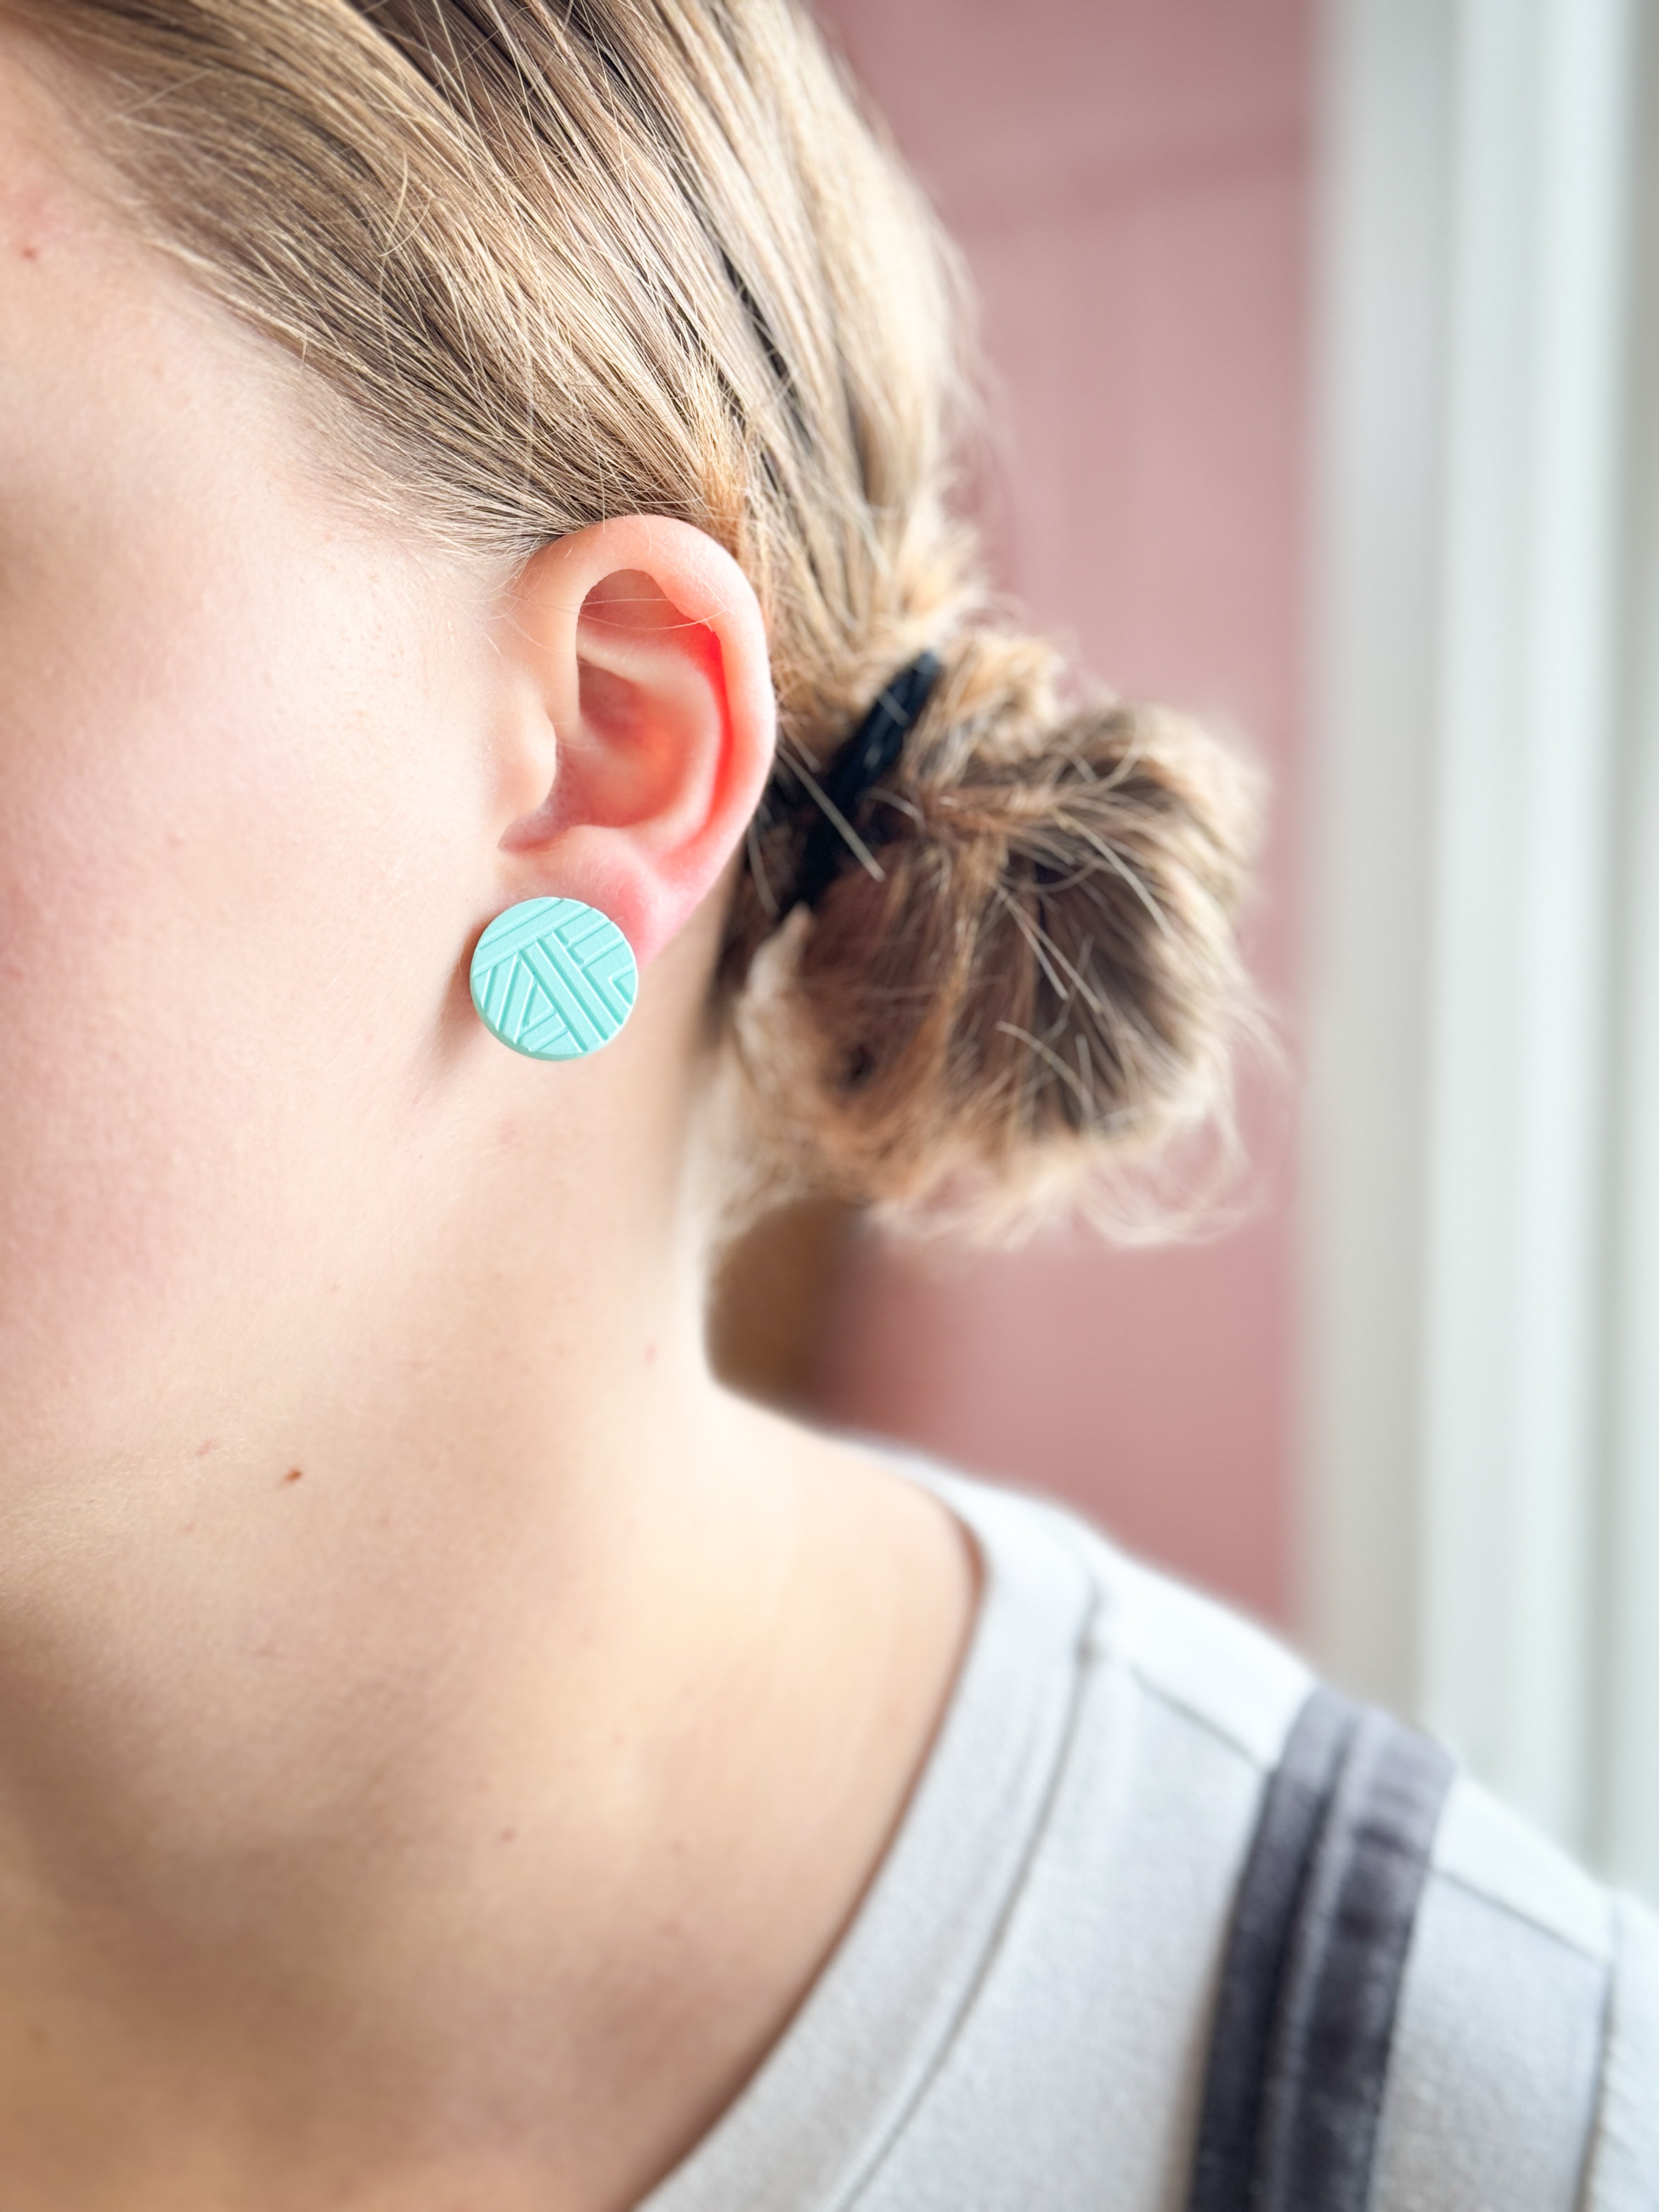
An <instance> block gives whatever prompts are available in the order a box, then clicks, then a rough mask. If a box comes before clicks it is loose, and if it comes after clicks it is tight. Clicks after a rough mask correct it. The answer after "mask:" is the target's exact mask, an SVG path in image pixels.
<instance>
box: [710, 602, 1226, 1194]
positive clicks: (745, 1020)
mask: <svg viewBox="0 0 1659 2212" xmlns="http://www.w3.org/2000/svg"><path fill="white" fill-rule="evenodd" d="M1060 672H1061V665H1060V659H1059V656H1058V655H1057V654H1056V653H1055V652H1054V649H1053V647H1050V646H1048V645H1047V644H1045V643H1042V642H1041V641H1035V640H1030V639H1024V638H1020V637H1018V636H1014V635H1008V634H1006V633H1003V632H998V631H988V632H987V631H979V632H975V633H970V634H969V635H968V636H967V637H965V638H964V639H963V641H961V642H960V644H959V645H958V646H957V648H956V651H955V653H953V654H952V655H951V658H950V659H949V660H948V662H947V666H946V671H945V676H944V678H943V679H942V680H941V682H940V683H939V685H938V687H937V689H936V690H935V692H934V695H933V698H932V699H931V701H930V702H929V703H928V706H927V710H926V712H925V713H924V714H923V715H922V716H921V720H919V722H918V723H917V725H916V726H915V729H914V730H912V731H911V732H910V734H909V738H908V742H907V744H906V746H905V749H904V751H903V754H902V757H901V759H900V760H899V762H898V763H897V764H896V768H895V769H894V771H893V773H892V775H890V777H889V778H888V779H887V780H886V781H884V783H883V784H882V785H881V786H879V787H878V788H877V789H876V790H875V791H874V792H873V793H872V794H871V797H870V800H869V802H868V811H867V812H866V817H865V820H866V823H867V824H868V826H869V830H870V838H869V842H870V844H871V847H872V850H873V852H874V853H875V854H876V856H877V858H878V864H879V866H880V868H881V871H882V876H881V879H880V880H879V881H878V880H876V879H874V878H872V875H871V873H870V872H868V871H867V870H866V868H864V867H862V866H859V865H857V864H856V863H855V862H850V861H849V864H848V865H846V866H843V867H842V869H841V870H840V872H838V873H837V875H836V878H834V880H833V881H832V882H831V883H830V884H829V885H828V887H827V888H826V889H825V890H823V893H822V895H821V896H820V897H819V898H818V900H817V903H816V906H815V908H814V909H813V911H812V913H811V915H810V916H808V915H805V913H801V912H798V913H797V914H796V915H793V916H792V917H791V918H790V920H789V921H787V922H786V923H785V925H784V927H782V929H781V931H779V932H778V933H777V938H776V941H775V944H774V945H771V946H769V947H768V948H766V951H765V954H764V955H763V957H762V958H761V959H759V960H757V962H756V963H755V975H754V980H753V981H752V983H751V985H750V991H749V993H748V994H746V997H747V998H748V999H749V1000H750V1001H752V1003H750V1004H748V1005H746V1006H745V1005H740V1006H739V1008H738V1033H739V1039H740V1043H744V1042H746V1045H747V1049H745V1050H744V1060H745V1062H746V1063H747V1064H748V1066H749V1067H750V1073H751V1076H752V1077H753V1078H754V1079H757V1081H758V1082H759V1083H760V1085H761V1086H762V1088H763V1090H764V1091H765V1092H766V1093H767V1100H766V1112H765V1115H764V1122H763V1126H764V1127H768V1128H771V1129H777V1128H780V1127H783V1128H788V1129H791V1130H793V1132H794V1133H795V1134H796V1137H797V1139H799V1153H800V1156H799V1160H798V1163H797V1171H796V1180H797V1181H798V1182H799V1181H802V1180H805V1181H806V1182H811V1183H816V1184H817V1185H818V1186H820V1187H828V1188H832V1189H835V1190H836V1191H839V1192H841V1193H842V1194H845V1195H847V1196H848V1197H850V1198H853V1199H855V1200H860V1201H863V1202H866V1203H869V1204H872V1205H874V1206H878V1208H879V1209H880V1210H881V1211H882V1212H884V1213H886V1214H888V1215H897V1216H900V1217H908V1218H910V1220H911V1221H912V1223H913V1224H914V1223H915V1222H916V1221H917V1220H925V1219H928V1218H940V1217H942V1216H948V1218H950V1219H951V1221H952V1222H953V1223H954V1224H956V1225H966V1226H968V1227H969V1228H970V1229H973V1228H977V1229H979V1230H981V1231H988V1232H992V1233H995V1232H998V1231H1007V1230H1008V1229H1010V1228H1011V1227H1015V1226H1018V1225H1021V1224H1023V1223H1025V1222H1029V1221H1030V1220H1032V1219H1033V1218H1039V1217H1041V1216H1042V1215H1043V1214H1045V1213H1047V1212H1052V1211H1054V1210H1055V1208H1056V1207H1058V1206H1061V1205H1066V1204H1075V1203H1078V1202H1079V1200H1081V1201H1082V1202H1083V1203H1084V1204H1085V1206H1087V1207H1088V1208H1089V1210H1090V1211H1091V1212H1095V1213H1096V1214H1097V1215H1098V1214H1099V1213H1100V1212H1101V1211H1102V1210H1103V1206H1104V1208H1105V1210H1106V1211H1107V1212H1109V1214H1112V1215H1114V1216H1115V1218H1116V1219H1117V1222H1118V1225H1120V1226H1121V1225H1123V1219H1124V1212H1125V1209H1124V1207H1123V1206H1122V1204H1121V1194H1122V1188H1123V1178H1122V1176H1121V1173H1118V1172H1116V1171H1117V1170H1122V1169H1124V1168H1126V1167H1127V1166H1128V1165H1129V1164H1131V1163H1145V1162H1146V1161H1147V1160H1148V1159H1149V1158H1151V1157H1152V1156H1153V1155H1156V1154H1157V1153H1158V1152H1161V1151H1163V1150H1164V1148H1165V1147H1166V1146H1167V1145H1168V1144H1169V1142H1170V1139H1172V1138H1173V1137H1175V1136H1176V1135H1177V1134H1179V1133H1182V1132H1183V1131H1186V1130H1188V1129H1190V1128H1192V1127H1194V1126H1195V1125H1197V1124H1199V1123H1200V1122H1202V1121H1206V1120H1218V1121H1221V1122H1222V1123H1223V1124H1224V1125H1225V1119H1226V1112H1227V1104H1228V1099H1229V1091H1230V1084H1229V1068H1230V1060H1231V1049H1230V1048H1231V1044H1232V1042H1233V1041H1234V1038H1235V1036H1236V1034H1237V1031H1238V1030H1239V1029H1240V1027H1241V1025H1242V1024H1243V1022H1244V1021H1245V1020H1246V1019H1247V1018H1248V1015H1249V1006H1250V999H1249V987H1248V985H1247V982H1246V981H1245V977H1244V975H1243V968H1242V966H1241V963H1240V960H1239V957H1238V953H1237V945H1236V943H1235V938H1234V920H1235V916H1236V914H1237V908H1238V905H1239V902H1240V899H1241V896H1242V894H1243V888H1244V884H1245V881H1246V875H1247V870H1248V866H1249V859H1250V855H1251V853H1252V850H1253V848H1254V845H1255V830H1256V822H1257V814H1258V809H1257V804H1256V780H1255V776H1254V775H1252V774H1251V772H1250V771H1249V769H1247V768H1246V766H1245V765H1244V763H1242V762H1241V761H1240V760H1239V759H1238V758H1237V757H1236V756H1235V755H1234V754H1232V753H1231V752H1230V751H1229V750H1226V749H1225V748H1224V747H1223V746H1222V745H1220V744H1218V743H1217V742H1216V741H1215V740H1214V739H1213V738H1211V737H1210V736H1208V735H1207V734H1206V732H1203V731H1202V730H1201V729H1200V728H1199V727H1197V726H1195V725H1194V723H1193V722H1191V721H1189V720H1186V719H1185V718H1183V717H1182V716H1181V715H1178V714H1173V713H1171V712H1170V711H1168V710H1167V709H1165V708H1158V707H1142V706H1135V705H1132V704H1127V703H1124V702H1118V701H1111V700H1106V701H1101V702H1094V703H1083V704H1080V705H1078V706H1076V707H1075V708H1072V709H1070V710H1069V711H1068V710H1067V708H1066V707H1065V706H1064V705H1063V704H1062V703H1061V700H1060V688H1059V679H1060ZM781 1043H782V1045H783V1048H782V1049H780V1047H781ZM780 1094H782V1095H780ZM1102 1170H1106V1171H1107V1172H1106V1173H1105V1174H1104V1175H1103V1174H1102Z"/></svg>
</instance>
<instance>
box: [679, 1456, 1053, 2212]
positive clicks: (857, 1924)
mask: <svg viewBox="0 0 1659 2212" xmlns="http://www.w3.org/2000/svg"><path fill="white" fill-rule="evenodd" d="M883 1456H884V1458H886V1459H887V1462H888V1464H890V1465H891V1466H893V1467H895V1468H896V1471H897V1472H898V1473H899V1474H902V1475H903V1476H904V1477H905V1478H906V1479H907V1480H911V1481H915V1482H917V1483H919V1484H920V1485H921V1487H923V1488H924V1489H927V1490H930V1491H932V1492H933V1494H934V1495H935V1496H936V1497H938V1498H939V1499H940V1500H941V1501H942V1502H943V1503H944V1504H945V1506H946V1507H947V1508H948V1509H949V1510H951V1512H952V1513H954V1514H955V1515H956V1516H957V1519H958V1520H959V1521H961V1522H962V1523H963V1526H964V1527H965V1528H966V1529H967V1530H968V1533H969V1535H970V1536H971V1537H972V1538H973V1540H974V1541H975V1544H976V1546H977V1547H978V1550H979V1553H980V1558H981V1569H982V1572H981V1592H980V1598H979V1604H978V1608H977V1612H976V1615H975V1622H974V1626H973V1629H972V1631H971V1633H970V1637H969V1646H968V1650H967V1652H966V1654H965V1656H964V1657H963V1663H962V1667H961V1670H960V1672H959V1674H958V1676H957V1683H956V1686H955V1688H954V1690H953V1692H952V1693H951V1701H950V1703H949V1705H947V1707H946V1708H945V1715H944V1717H943V1719H942V1720H941V1722H940V1724H939V1730H938V1733H937V1735H936V1736H935V1739H934V1741H933V1748H932V1750H931V1751H930V1752H929V1753H928V1755H927V1760H926V1763H925V1764H924V1765H923V1767H922V1770H921V1774H920V1776H919V1777H918V1778H917V1781H916V1784H915V1788H914V1789H913V1790H912V1792H911V1796H910V1802H909V1803H908V1807H907V1808H906V1810H905V1812H904V1814H903V1816H902V1819H901V1820H900V1823H899V1826H898V1829H897V1831H896V1834H895V1836H894V1838H893V1840H892V1842H891V1844H890V1845H889V1846H888V1849H887V1851H886V1854H885V1856H884V1858H883V1860H882V1862H881V1863H880V1865H879V1866H878V1868H877V1869H876V1871H875V1873H874V1875H873V1876H872V1879H871V1881H870V1884H869V1887H867V1889H866V1892H865V1895H864V1898H863V1900H862V1902H861V1903H860V1905H859V1907H858V1909H857V1911H855V1913H854V1916H853V1918H852V1921H851V1922H850V1923H849V1924H848V1928H847V1929H846V1931H845V1932H844V1934H843V1935H842V1938H841V1941H840V1942H838V1943H837V1945H836V1948H835V1950H834V1951H833V1952H832V1954H830V1957H829V1961H828V1963H827V1964H826V1965H825V1966H824V1967H823V1970H822V1972H820V1973H819V1975H818V1977H817V1980H816V1981H815V1982H814V1983H813V1984H812V1986H811V1989H810V1990H808V1991H807V1994H806V1996H805V1999H804V2000H803V2002H802V2003H801V2005H800V2008H799V2010H798V2011H797V2013H796V2014H795V2016H794V2018H793V2021H791V2023H790V2025H789V2026H788V2027H787V2028H786V2029H785V2030H784V2033H783V2034H782V2036H781V2038H780V2039H779V2040H778V2042H777V2043H776V2044H775V2045H774V2046H773V2048H772V2050H771V2051H770V2052H769V2055H768V2056H767V2057H766V2058H765V2059H764V2060H763V2062H762V2063H761V2066H760V2068H759V2069H758V2071H757V2073H756V2074H755V2075H753V2077H752V2078H751V2079H750V2081H749V2083H748V2084H747V2086H746V2087H744V2089H743V2090H741V2091H740V2092H739V2093H738V2097H737V2098H736V2100H734V2101H733V2103H732V2105H731V2106H728V2107H727V2109H726V2112H725V2113H724V2114H723V2115H722V2117H721V2118H720V2119H719V2120H717V2121H716V2122H715V2124H714V2127H713V2128H712V2129H711V2130H709V2132H708V2134H707V2135H706V2136H703V2138H702V2141H701V2142H699V2143H697V2144H696V2146H695V2147H694V2148H692V2150H691V2151H690V2153H689V2154H687V2156H686V2157H685V2158H684V2160H681V2162H680V2163H679V2165H678V2166H676V2167H675V2168H674V2169H673V2171H672V2172H671V2173H669V2174H667V2175H666V2176H665V2178H664V2179H663V2180H662V2181H661V2182H659V2184H658V2185H657V2186H656V2188H655V2189H653V2191H651V2193H650V2195H649V2196H648V2197H646V2198H645V2199H644V2200H643V2201H642V2202H641V2204H640V2206H639V2207H638V2212H777V2208H778V2206H779V2205H780V2204H784V2203H787V2204H788V2205H789V2206H790V2207H791V2208H792V2212H833V2208H837V2207H840V2206H843V2205H846V2204H848V2203H851V2201H852V2199H853V2198H854V2196H855V2194H856V2193H857V2191H859V2189H860V2187H861V2186H862V2185H863V2184H864V2182H865V2181H866V2179H868V2178H869V2176H870V2175H871V2173H872V2172H873V2171H874V2170H875V2169H876V2167H877V2166H878V2165H879V2163H880V2162H881V2160H882V2159H883V2158H884V2156H885V2154H886V2153H887V2151H888V2149H889V2148H890V2146H891V2144H892V2143H893V2142H894V2141H895V2140H896V2137H897V2136H899V2134H900V2133H901V2132H902V2129H903V2127H904V2124H905V2122H906V2120H907V2118H908V2116H909V2114H910V2113H911V2112H912V2111H914V2109H915V2106H916V2104H917V2103H918V2101H919V2100H920V2099H921V2096H922V2094H923V2093H924V2092H925V2090H926V2087H927V2083H928V2081H930V2080H931V2078H932V2076H933V2073H934V2072H935V2071H936V2069H937V2067H938V2065H939V2061H940V2059H941V2057H942V2056H943V2054H944V2052H945V2050H946V2049H947V2048H948V2046H949V2045H950V2043H951V2039H952V2037H953V2035H954V2033H955V2031H956V2028H957V2023H958V2022H959V2021H960V2020H961V2018H962V2016H963V2013H964V2012H965V2011H966V2010H967V2008H968V2007H969V2005H970V2003H971V2002H972V1999H973V1996H974V1993H975V1990H976V1988H977V1987H978V1985H979V1984H980V1982H981V1978H982V1977H983V1974H984V1971H985V1968H986V1966H987V1961H988V1960H989V1958H990V1955H991V1954H992V1953H993V1951H994V1948H995V1946H996V1943H997V1940H998V1937H999V1936H1000V1931H1001V1929H1002V1927H1003V1924H1004V1923H1005V1921H1006V1917H1007V1914H1008V1911H1009V1909H1010V1906H1011V1905H1012V1901H1013V1899H1014V1896H1015V1895H1016V1893H1017V1892H1018V1887H1019V1883H1020V1880H1021V1877H1022V1875H1023V1874H1024V1869H1025V1866H1026V1863H1027V1862H1028V1860H1029V1858H1030V1852H1031V1849H1032V1846H1033V1844H1035V1842H1036V1838H1037V1837H1038V1835H1039V1834H1040V1832H1041V1830H1042V1817H1043V1814H1044V1811H1045V1809H1046V1808H1047V1806H1048V1801H1049V1798H1050V1796H1051V1795H1052V1792H1053V1789H1054V1781H1055V1778H1056V1776H1057V1774H1058V1772H1059V1770H1060V1763H1061V1760H1062V1759H1063V1756H1064V1753H1065V1748H1066V1741H1067V1740H1068V1737H1069V1733H1070V1728H1071V1723H1072V1717H1073V1709H1074V1706H1075V1703H1076V1696H1077V1688H1078V1681H1079V1662H1080V1656H1081V1652H1082V1650H1083V1646H1084V1644H1085V1639H1086V1636H1087V1632H1088V1628H1089V1625H1090V1621H1091V1616H1092V1613H1093V1611H1094V1605H1095V1592H1094V1589H1093V1585H1092V1583H1091V1579H1090V1577H1089V1576H1088V1574H1087V1572H1086V1570H1085V1567H1084V1565H1083V1563H1082V1561H1081V1559H1079V1557H1078V1556H1077V1554H1076V1553H1073V1551H1072V1550H1070V1549H1069V1548H1068V1547H1066V1546H1065V1545H1064V1544H1062V1543H1061V1542H1060V1541H1057V1538H1056V1535H1055V1534H1054V1531H1053V1530H1051V1529H1050V1528H1048V1527H1046V1526H1045V1522H1046V1517H1047V1516H1043V1515H1042V1514H1041V1513H1040V1512H1038V1511H1036V1510H1033V1505H1032V1504H1031V1503H1030V1502H1027V1501H1024V1500H1021V1499H1020V1498H1017V1497H1015V1496H1012V1495H1011V1494H1009V1493H1007V1492H1001V1491H999V1490H996V1489H994V1488H991V1487H989V1486H986V1485H983V1484H980V1483H976V1482H974V1481H971V1480H968V1479H966V1478H964V1477H963V1476H960V1475H957V1474H951V1473H949V1472H947V1471H946V1470H945V1469H943V1468H936V1467H933V1466H932V1465H931V1464H929V1463H928V1462H919V1461H916V1460H913V1459H910V1458H908V1457H907V1458H904V1459H895V1458H892V1457H890V1456H889V1455H883Z"/></svg>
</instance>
